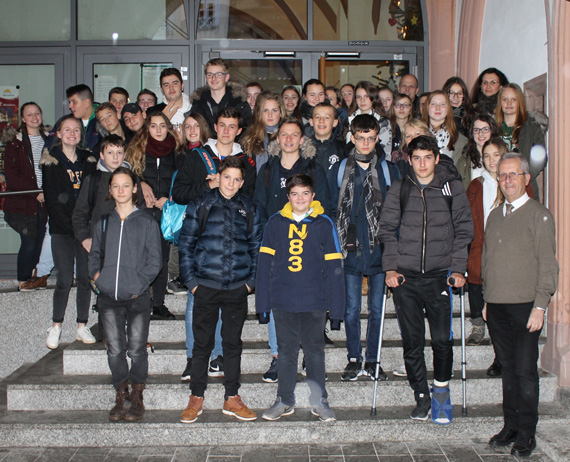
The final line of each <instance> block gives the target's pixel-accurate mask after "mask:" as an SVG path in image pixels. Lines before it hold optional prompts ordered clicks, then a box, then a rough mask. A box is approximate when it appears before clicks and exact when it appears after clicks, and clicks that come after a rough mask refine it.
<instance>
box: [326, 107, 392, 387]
mask: <svg viewBox="0 0 570 462" xmlns="http://www.w3.org/2000/svg"><path fill="white" fill-rule="evenodd" d="M350 131H351V135H350V139H351V141H352V143H353V144H354V148H353V149H352V151H351V152H350V153H349V155H348V157H347V159H346V160H345V161H342V162H340V163H339V164H338V165H337V166H335V168H333V170H332V171H331V174H330V175H329V181H330V183H329V184H330V186H331V191H332V192H333V200H335V202H336V204H337V209H336V225H337V229H338V233H339V238H340V244H341V249H342V253H343V257H344V258H345V263H344V280H345V285H346V314H345V317H344V322H345V331H346V347H347V353H348V354H347V358H348V364H347V365H346V367H345V369H344V372H343V373H342V376H341V380H349V381H354V380H357V379H358V377H359V376H362V375H363V376H368V377H372V378H374V377H375V373H376V358H377V352H378V335H379V332H380V318H381V316H382V306H381V301H382V289H383V287H384V271H383V269H382V250H381V246H380V237H379V234H380V223H379V221H380V210H381V208H382V204H383V202H384V199H385V197H386V193H387V190H388V187H389V185H390V184H391V183H392V182H393V181H394V180H396V179H398V178H399V177H400V173H399V171H398V169H397V168H396V166H394V165H393V164H391V163H388V162H387V161H386V160H385V159H384V153H383V152H382V153H380V155H378V153H377V152H376V149H375V147H376V142H377V141H378V122H377V120H376V119H375V118H374V116H371V115H369V114H363V115H359V116H356V117H355V118H354V120H353V121H352V123H351V124H350ZM363 276H368V313H369V314H368V329H367V331H366V362H365V363H364V367H363V364H362V359H363V357H362V344H361V342H360V329H361V326H360V312H361V309H362V306H361V305H362V278H363ZM387 378H388V376H387V375H386V373H385V372H384V371H383V370H382V368H381V367H379V376H378V380H387Z"/></svg>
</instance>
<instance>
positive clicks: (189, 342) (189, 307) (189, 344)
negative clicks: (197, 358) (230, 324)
mask: <svg viewBox="0 0 570 462" xmlns="http://www.w3.org/2000/svg"><path fill="white" fill-rule="evenodd" d="M193 312H194V295H192V292H190V291H188V301H187V302H186V349H187V351H186V357H188V358H191V357H192V349H193V348H194V332H193V331H192V314H193ZM223 354H224V352H223V349H222V314H221V310H220V317H219V318H218V323H217V324H216V340H215V344H214V349H213V350H212V358H217V357H218V356H223Z"/></svg>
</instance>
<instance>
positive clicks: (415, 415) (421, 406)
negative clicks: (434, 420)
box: [410, 393, 431, 420]
mask: <svg viewBox="0 0 570 462" xmlns="http://www.w3.org/2000/svg"><path fill="white" fill-rule="evenodd" d="M430 409H431V398H430V396H429V393H428V394H426V393H418V394H417V397H416V407H415V408H414V410H413V411H412V413H411V414H410V417H411V418H412V419H414V420H427V419H428V417H429V411H430Z"/></svg>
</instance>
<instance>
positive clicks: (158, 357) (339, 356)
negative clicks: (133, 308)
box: [63, 339, 544, 375]
mask: <svg viewBox="0 0 570 462" xmlns="http://www.w3.org/2000/svg"><path fill="white" fill-rule="evenodd" d="M543 344H544V342H543V341H541V342H540V345H539V347H540V349H541V350H542V348H543ZM426 345H427V346H429V342H426ZM344 346H345V343H344V342H336V343H335V347H334V348H326V349H325V354H326V356H325V362H326V370H327V372H341V371H342V370H343V369H344V367H345V366H346V363H347V357H346V349H345V348H344ZM430 349H431V348H426V349H425V357H426V365H427V368H428V370H431V369H432V367H433V366H432V364H433V362H432V353H431V351H430ZM402 355H403V353H402V342H401V341H396V340H387V341H386V342H383V348H382V353H381V363H382V367H383V368H384V369H385V370H387V371H391V370H393V369H396V368H398V367H400V366H401V365H402V364H403V356H402ZM299 356H300V357H299V362H300V361H301V355H299ZM466 357H467V368H468V369H469V370H481V369H487V367H489V366H490V365H491V363H492V362H493V358H494V352H493V347H492V346H491V345H490V344H489V340H488V339H487V340H485V344H481V345H478V346H468V347H466ZM453 361H454V364H455V368H456V369H459V368H460V367H461V342H460V341H459V340H456V342H455V346H454V348H453ZM270 362H271V356H270V352H269V348H268V346H267V343H265V342H256V343H255V342H244V349H243V353H242V359H241V371H242V373H243V374H253V373H258V374H259V373H261V374H262V373H264V372H265V371H266V370H267V368H268V367H269V363H270ZM185 366H186V347H185V346H184V344H183V343H182V342H179V343H164V344H163V343H156V344H154V353H149V374H167V375H168V374H172V375H180V374H181V373H182V371H183V370H184V368H185ZM63 371H64V374H68V375H92V374H104V375H106V374H108V373H109V367H108V365H107V355H106V350H105V349H104V346H103V345H102V344H96V345H83V344H81V343H79V342H74V343H72V344H69V345H68V346H66V347H65V348H64V350H63Z"/></svg>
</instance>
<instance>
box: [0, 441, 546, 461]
mask: <svg viewBox="0 0 570 462" xmlns="http://www.w3.org/2000/svg"><path fill="white" fill-rule="evenodd" d="M516 460H517V459H516V458H515V457H513V456H511V455H510V451H509V449H508V448H507V449H492V448H490V447H489V446H488V445H487V443H486V442H483V441H480V440H478V439H473V440H471V441H467V442H465V441H457V440H442V441H434V442H431V443H430V442H425V441H419V442H409V443H401V442H397V443H390V442H379V443H360V444H343V445H340V444H331V445H311V446H307V445H290V446H284V445H279V446H194V447H171V448H169V447H145V448H136V449H135V448H128V449H120V448H0V461H1V462H8V461H10V462H32V461H34V462H68V461H69V462H103V461H110V462H111V461H112V462H135V461H140V462H175V461H176V462H270V461H271V462H273V461H275V462H325V461H326V462H372V461H386V462H405V461H409V462H440V461H441V462H455V461H456V462H475V461H479V462H480V461H484V462H503V461H516ZM524 460H527V461H545V462H546V461H550V459H549V458H548V457H546V456H545V455H544V454H542V453H541V451H540V448H538V449H537V450H536V451H535V453H534V454H533V455H532V456H531V457H530V458H526V459H524Z"/></svg>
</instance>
